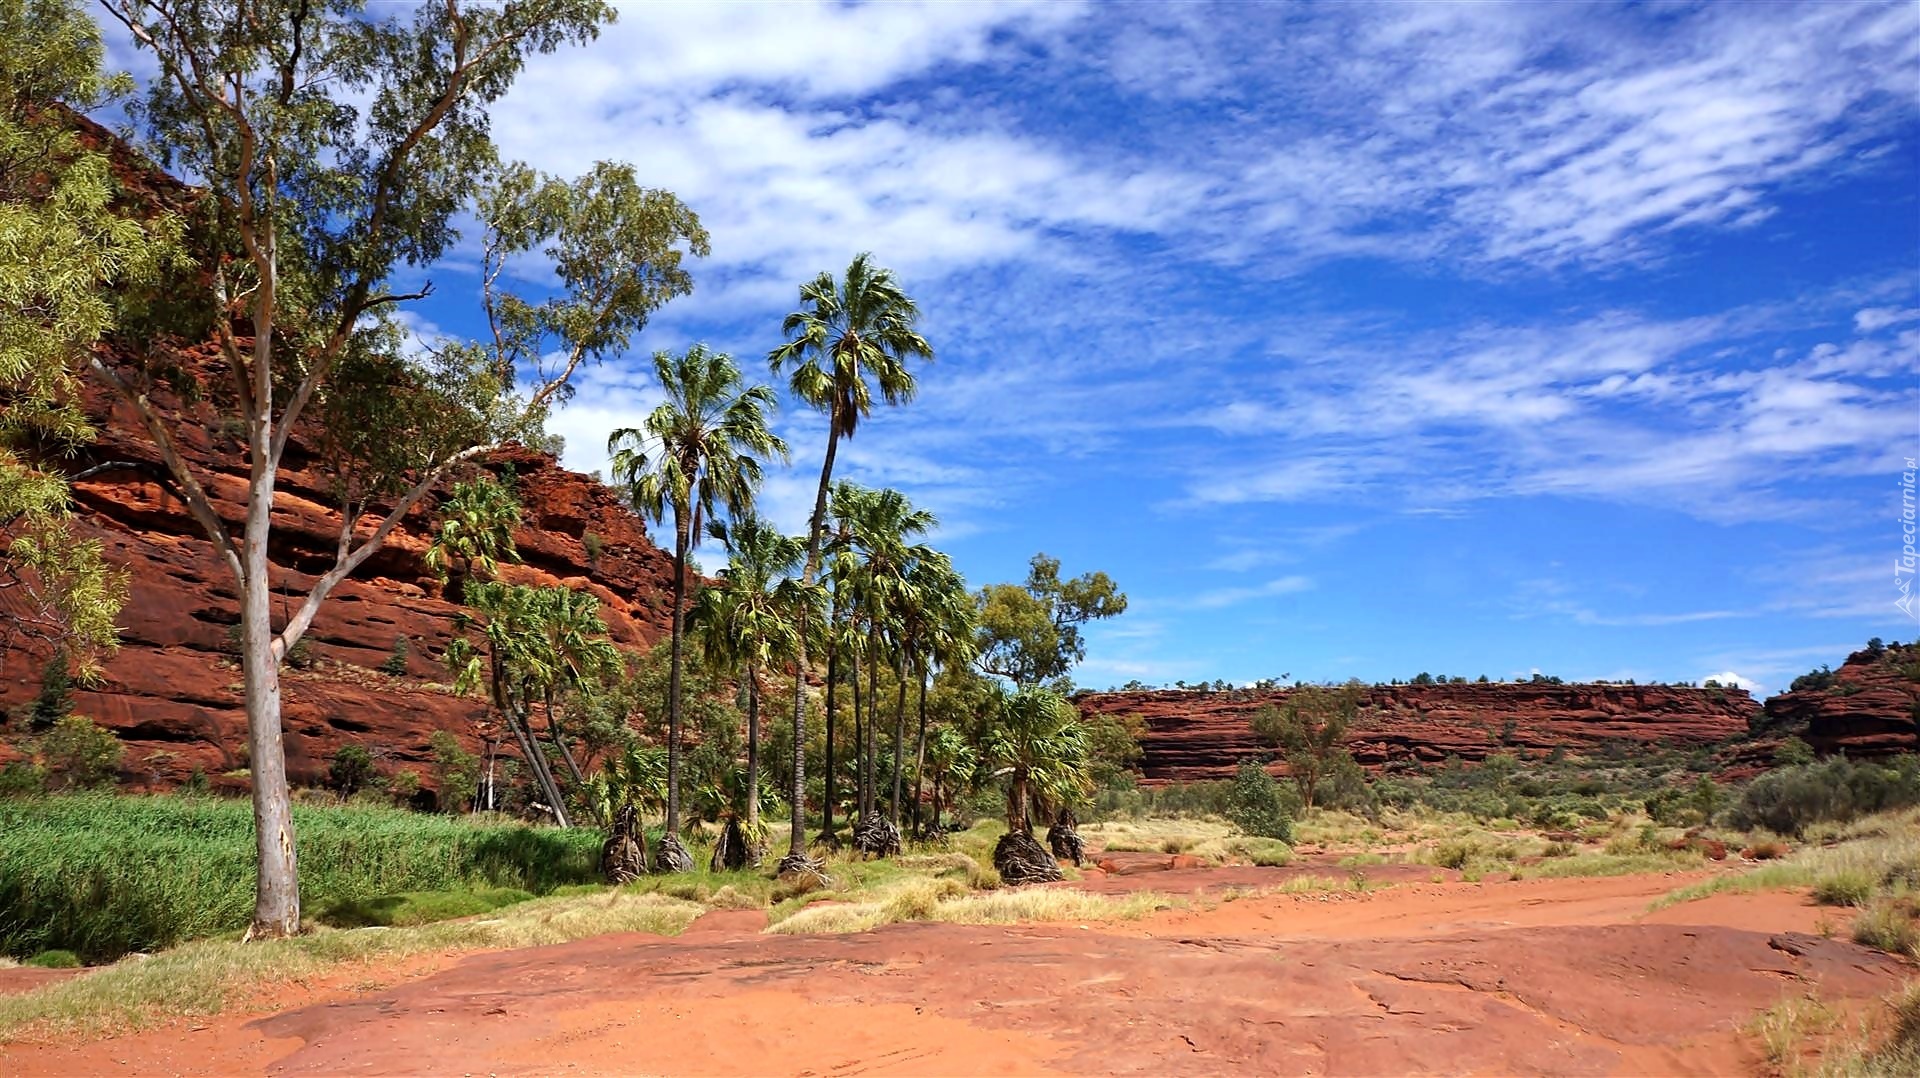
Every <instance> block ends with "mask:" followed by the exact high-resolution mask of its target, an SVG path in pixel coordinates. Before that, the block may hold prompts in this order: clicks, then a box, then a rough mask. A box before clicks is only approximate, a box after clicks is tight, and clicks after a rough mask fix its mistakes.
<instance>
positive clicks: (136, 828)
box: [0, 794, 600, 962]
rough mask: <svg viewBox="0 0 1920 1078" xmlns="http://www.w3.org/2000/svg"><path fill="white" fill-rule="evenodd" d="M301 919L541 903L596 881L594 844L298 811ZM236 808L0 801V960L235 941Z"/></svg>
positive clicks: (516, 830)
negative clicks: (512, 894)
mask: <svg viewBox="0 0 1920 1078" xmlns="http://www.w3.org/2000/svg"><path fill="white" fill-rule="evenodd" d="M293 818H294V831H295V834H296V836H297V838H298V842H299V852H300V896H301V901H302V903H303V904H304V906H305V907H306V908H307V909H310V910H321V909H325V908H328V907H329V906H331V905H333V904H334V903H338V902H342V901H347V900H352V899H364V898H369V897H374V896H380V895H394V894H400V893H404V892H413V891H458V890H471V889H474V888H481V887H510V888H516V889H519V890H524V891H530V892H532V893H534V894H545V893H547V892H549V891H551V890H553V889H554V888H555V887H559V886H561V885H564V884H572V883H590V882H595V881H597V880H598V879H599V854H600V835H599V834H598V833H596V832H593V831H587V830H569V831H562V830H559V829H555V828H534V827H527V826H523V825H520V824H498V823H485V824H483V823H476V822H473V821H469V820H465V819H457V818H449V817H445V816H428V815H421V814H418V813H409V812H401V811H397V810H394V809H389V808H358V807H341V806H314V805H305V804H296V805H295V806H294V809H293ZM253 881H254V842H253V815H252V810H251V808H250V806H249V805H248V804H247V803H246V802H244V801H229V800H220V799H212V798H199V797H196V798H184V797H116V796H111V795H106V794H74V795H66V796H53V797H41V798H31V799H21V800H8V801H0V953H5V954H8V955H12V956H15V957H19V956H24V955H30V954H34V953H37V952H39V951H42V950H45V949H47V948H50V947H58V948H65V949H69V950H72V951H74V952H76V953H78V954H79V955H80V956H81V957H82V958H83V959H85V960H87V961H89V962H99V961H105V960H110V959H113V958H117V957H119V956H120V955H122V954H125V953H127V952H129V951H151V950H156V949H159V948H162V947H167V946H170V945H172V944H174V943H179V942H181V941H184V940H189V939H197V938H202V937H206V936H212V935H216V934H219V933H222V932H230V931H237V930H239V929H242V928H244V927H246V925H247V923H248V922H249V921H250V920H251V919H252V916H253Z"/></svg>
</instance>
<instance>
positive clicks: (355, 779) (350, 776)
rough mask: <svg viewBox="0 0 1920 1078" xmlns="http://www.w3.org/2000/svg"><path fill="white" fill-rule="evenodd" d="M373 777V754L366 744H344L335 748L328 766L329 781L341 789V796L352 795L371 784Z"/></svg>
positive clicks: (337, 788) (334, 786)
mask: <svg viewBox="0 0 1920 1078" xmlns="http://www.w3.org/2000/svg"><path fill="white" fill-rule="evenodd" d="M373 779H374V770H373V754H372V753H370V752H368V751H367V749H366V746H364V745H342V746H340V747H339V748H338V749H336V750H334V754H333V762H332V763H331V764H329V765H328V767H327V781H329V782H331V783H332V784H333V788H334V789H336V790H338V791H340V796H341V797H352V796H353V795H354V793H355V792H356V791H359V790H364V789H366V788H367V787H368V786H369V785H371V784H372V783H373Z"/></svg>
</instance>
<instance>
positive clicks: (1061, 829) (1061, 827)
mask: <svg viewBox="0 0 1920 1078" xmlns="http://www.w3.org/2000/svg"><path fill="white" fill-rule="evenodd" d="M1079 827H1080V822H1079V821H1078V820H1075V819H1074V818H1073V813H1071V812H1069V811H1067V810H1066V809H1061V810H1060V813H1059V815H1057V816H1055V817H1054V818H1053V826H1052V827H1049V828H1047V847H1048V848H1049V849H1051V850H1052V851H1053V856H1054V858H1055V859H1057V860H1062V861H1072V862H1073V866H1074V867H1075V868H1079V867H1080V865H1081V863H1082V862H1084V861H1085V860H1086V859H1087V846H1086V843H1084V842H1082V841H1080V831H1079Z"/></svg>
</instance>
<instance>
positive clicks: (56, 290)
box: [0, 0, 182, 677]
mask: <svg viewBox="0 0 1920 1078" xmlns="http://www.w3.org/2000/svg"><path fill="white" fill-rule="evenodd" d="M102 56H103V49H102V47H101V41H100V35H99V32H98V30H97V29H96V28H95V27H94V25H93V22H92V20H90V19H89V18H88V17H87V16H86V15H85V14H84V13H83V12H82V11H81V10H80V8H79V6H78V5H76V4H74V3H71V2H69V0H13V2H9V3H7V4H5V5H0V399H4V400H5V402H6V405H5V407H4V408H0V521H5V522H6V523H7V531H8V537H7V541H6V542H5V544H4V545H0V580H5V582H6V583H7V585H8V586H9V587H10V588H17V590H15V591H14V592H13V594H14V595H15V596H16V601H15V602H14V603H13V604H11V605H10V607H9V610H8V614H7V621H6V623H5V624H4V625H3V626H0V632H3V633H4V637H3V638H0V655H4V654H5V652H6V651H7V650H8V649H9V648H10V647H11V646H12V641H11V638H12V637H13V636H15V635H16V634H18V635H25V636H33V637H38V638H40V639H44V640H51V641H55V642H57V643H59V644H61V645H62V646H64V647H67V648H69V649H71V651H72V657H73V659H74V661H75V663H76V664H77V666H78V669H79V671H80V673H81V674H82V676H84V677H91V676H92V675H93V674H95V673H96V672H97V669H98V660H99V658H100V657H101V656H103V655H104V654H106V653H107V652H110V651H111V650H112V649H113V648H114V647H115V646H116V643H117V636H118V633H117V630H116V628H115V625H114V619H115V616H116V615H117V614H118V612H119V609H120V606H121V604H122V603H123V602H124V601H125V597H126V574H125V573H124V572H121V571H118V570H114V569H112V568H110V567H108V566H107V565H106V563H105V562H104V561H103V560H102V557H101V551H102V547H101V544H100V543H99V542H98V541H97V540H93V539H83V538H82V537H81V536H79V535H77V534H75V533H74V532H73V531H72V530H71V528H70V516H71V506H70V503H69V500H68V489H67V484H66V481H65V479H64V477H63V476H62V475H61V473H60V470H59V469H58V468H57V467H49V466H48V460H47V458H49V457H57V456H59V455H63V454H67V453H70V452H72V451H73V450H75V449H77V448H78V447H79V446H81V445H83V444H85V443H86V442H89V441H91V440H92V439H93V433H94V432H93V429H92V426H91V424H90V423H89V422H88V421H87V418H86V416H85V415H84V414H83V413H82V411H81V409H80V406H79V400H80V394H79V392H78V390H79V377H80V374H81V372H82V371H83V370H84V369H85V367H86V365H87V363H88V362H89V361H90V359H91V355H92V346H93V344H94V342H95V341H97V340H99V339H100V338H101V337H102V336H103V335H105V334H107V333H108V332H110V331H111V330H112V329H113V327H114V325H115V324H116V323H117V322H119V321H120V320H121V319H122V316H123V314H124V313H125V312H124V310H123V306H125V305H126V304H130V303H132V302H134V301H135V297H136V296H137V295H138V294H140V293H141V292H142V291H143V290H144V289H146V288H148V287H150V286H152V285H153V284H154V283H155V282H156V281H157V280H158V279H159V278H160V277H162V276H163V275H164V273H166V272H167V271H168V270H169V269H171V268H173V267H175V266H177V265H179V264H180V263H181V261H182V256H181V254H180V246H179V235H180V226H179V222H178V221H177V220H176V219H174V218H173V217H171V216H169V215H166V214H154V215H152V217H151V219H149V220H141V219H138V218H137V217H135V216H132V215H131V214H130V212H129V209H128V208H127V207H126V206H125V205H123V204H122V201H121V192H120V190H119V185H118V184H117V183H116V181H115V180H114V176H113V170H112V166H111V162H110V161H109V159H108V157H107V155H106V154H105V153H103V152H100V151H99V150H97V149H89V148H87V147H86V146H85V145H83V143H82V142H81V140H80V138H79V136H78V134H77V132H76V130H75V128H74V125H73V124H72V123H71V122H70V120H69V119H68V115H69V113H68V111H67V110H68V109H71V110H73V111H74V112H80V113H84V112H87V111H89V110H92V109H95V108H98V107H100V106H102V105H105V104H108V103H109V102H111V101H112V100H114V99H115V98H117V97H118V96H119V95H121V94H123V93H124V92H125V91H126V89H127V88H128V86H129V85H130V84H129V83H128V81H127V80H126V79H125V78H124V77H122V78H112V79H110V78H106V77H104V76H103V75H102V73H101V68H100V63H101V59H102Z"/></svg>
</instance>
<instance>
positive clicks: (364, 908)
mask: <svg viewBox="0 0 1920 1078" xmlns="http://www.w3.org/2000/svg"><path fill="white" fill-rule="evenodd" d="M532 899H533V894H532V892H529V891H521V890H517V889H515V888H511V887H488V888H482V889H480V890H476V891H407V892H405V893H402V894H397V895H381V896H379V897H378V898H350V899H342V900H341V901H339V902H335V903H334V904H333V905H331V906H329V907H327V908H326V909H325V910H323V911H321V913H320V921H321V922H322V923H324V924H328V925H332V926H333V927H335V928H368V927H372V926H376V925H377V926H380V927H383V928H411V927H413V926H415V925H425V924H432V923H433V922H435V921H451V920H453V919H454V918H456V917H475V916H478V915H480V914H482V913H492V912H493V911H494V910H497V909H500V908H502V907H505V906H512V905H516V904H518V903H521V902H529V901H532Z"/></svg>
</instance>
